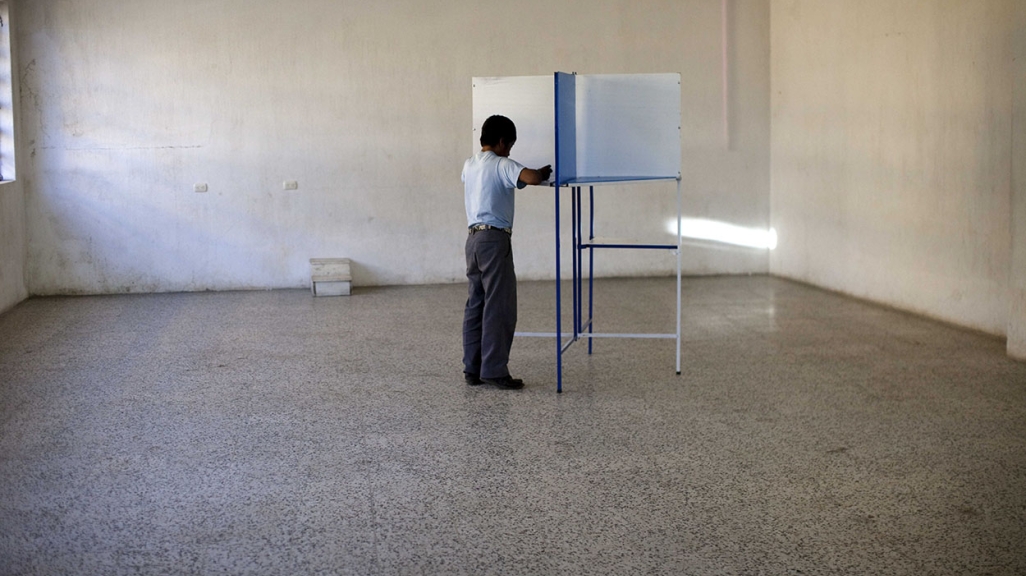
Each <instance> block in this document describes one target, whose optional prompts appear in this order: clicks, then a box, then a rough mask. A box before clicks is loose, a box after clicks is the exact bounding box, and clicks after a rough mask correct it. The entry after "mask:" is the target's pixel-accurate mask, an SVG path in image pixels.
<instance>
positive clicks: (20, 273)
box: [0, 3, 28, 312]
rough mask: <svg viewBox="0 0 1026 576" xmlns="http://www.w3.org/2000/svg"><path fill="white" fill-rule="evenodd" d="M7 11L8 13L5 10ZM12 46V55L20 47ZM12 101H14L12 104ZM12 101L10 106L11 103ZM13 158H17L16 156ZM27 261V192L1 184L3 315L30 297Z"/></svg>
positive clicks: (4, 141) (2, 143) (0, 122)
mask: <svg viewBox="0 0 1026 576" xmlns="http://www.w3.org/2000/svg"><path fill="white" fill-rule="evenodd" d="M5 4H8V5H6V6H5V5H3V4H0V16H3V17H4V19H5V20H6V21H5V23H4V24H5V26H4V28H3V29H2V30H0V34H5V33H6V31H7V30H10V28H8V27H7V26H9V25H10V23H11V19H10V18H9V15H10V13H11V12H13V13H14V14H15V15H17V11H16V10H14V9H13V6H11V5H9V4H10V3H5ZM5 8H6V9H5ZM14 44H15V43H14V42H12V43H11V48H12V51H16V49H17V47H16V46H15V45H14ZM12 68H13V70H12V72H13V74H12V76H13V77H12V78H11V85H10V86H7V85H3V86H2V87H0V91H3V93H0V101H2V102H4V103H5V105H4V108H5V110H2V111H0V114H3V115H4V116H3V117H2V118H0V130H2V132H3V134H2V135H0V154H3V162H2V163H3V165H4V171H3V172H4V177H5V178H10V177H11V173H12V170H11V169H10V163H9V160H10V159H11V158H12V154H11V152H12V151H14V150H12V149H11V148H12V145H13V142H12V139H11V138H10V136H11V133H12V132H14V133H15V134H17V132H19V130H13V131H12V130H11V126H10V121H11V117H10V116H9V115H8V112H9V111H10V110H11V109H12V108H14V107H15V106H16V105H17V87H18V74H17V67H16V66H12ZM4 84H6V83H4ZM9 99H10V100H9ZM8 101H10V104H7V102H8ZM13 156H15V157H16V156H17V154H14V155H13ZM25 257H26V233H25V192H24V188H23V186H22V183H21V181H20V180H15V181H13V182H12V181H7V182H4V183H2V184H0V312H3V311H5V310H7V309H8V308H10V307H12V306H14V305H15V304H17V303H18V302H21V301H22V300H24V299H25V298H26V297H28V288H27V286H26V283H25Z"/></svg>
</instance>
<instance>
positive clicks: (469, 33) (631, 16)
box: [20, 0, 769, 294]
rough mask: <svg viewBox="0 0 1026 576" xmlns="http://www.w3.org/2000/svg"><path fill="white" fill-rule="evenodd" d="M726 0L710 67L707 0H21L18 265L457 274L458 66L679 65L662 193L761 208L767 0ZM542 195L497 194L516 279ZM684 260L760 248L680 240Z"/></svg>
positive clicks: (713, 204)
mask: <svg viewBox="0 0 1026 576" xmlns="http://www.w3.org/2000/svg"><path fill="white" fill-rule="evenodd" d="M728 4H729V11H728V18H727V21H728V26H727V28H728V32H729V36H728V42H727V50H728V54H729V58H730V59H731V65H730V66H729V67H728V68H727V75H728V82H727V83H726V84H724V82H723V75H724V66H723V60H722V52H723V46H724V44H723V35H722V30H723V26H722V6H723V3H722V2H721V1H720V0H688V1H678V0H664V1H659V2H645V3H636V2H630V1H627V0H609V1H603V2H583V1H581V2H572V3H551V2H542V1H540V0H513V1H510V2H502V3H499V2H486V3H482V2H471V1H469V0H461V1H456V2H444V3H443V2H414V1H410V0H405V1H399V0H383V1H378V2H366V3H358V2H335V1H328V0H301V1H297V2H289V3H281V2H271V1H269V0H245V1H243V0H207V1H204V2H177V3H176V2H165V1H158V0H76V1H75V2H67V1H61V0H36V1H34V2H32V3H29V4H27V5H26V6H25V7H24V9H23V10H22V11H21V21H22V27H21V28H20V30H21V37H20V40H21V43H22V50H21V58H20V59H21V63H22V66H23V78H24V87H23V90H22V93H23V104H24V105H23V107H24V124H25V136H26V138H27V139H28V143H27V148H28V153H29V155H30V158H29V159H28V162H27V163H26V165H25V166H24V168H23V170H24V171H25V172H27V174H28V177H27V180H26V181H27V194H28V199H27V222H28V238H29V260H28V261H29V283H30V289H31V291H32V292H33V293H35V294H56V293H109V292H150V291H177V290H205V289H214V290H221V289H236V288H278V287H298V286H304V285H306V283H307V282H308V279H309V267H308V260H309V258H311V257H335V256H339V257H349V258H351V259H352V260H353V263H354V282H355V283H356V284H357V285H367V284H404V283H430V282H452V281H461V280H462V278H463V265H464V263H463V242H464V239H465V234H466V232H465V227H466V223H465V221H464V210H463V199H462V185H461V183H460V180H459V175H460V169H461V167H462V163H463V159H464V158H465V157H466V156H468V155H469V154H471V153H472V151H473V150H471V149H468V147H467V142H468V140H469V136H468V135H469V134H470V130H471V126H470V122H471V99H470V98H471V85H470V82H471V78H472V77H474V76H511V75H534V74H549V73H552V72H553V71H556V70H564V71H577V72H581V73H590V74H600V73H645V72H680V73H681V74H682V75H683V77H684V86H683V87H682V92H683V95H682V109H683V110H684V113H683V116H684V119H683V127H682V128H683V134H684V137H683V144H684V146H683V148H684V151H683V166H684V169H683V171H684V177H683V181H684V190H685V212H686V213H687V215H688V216H690V217H695V218H708V219H713V220H718V221H724V222H728V223H731V224H737V225H742V226H748V227H754V228H762V229H765V228H767V227H768V224H769V204H768V199H769V195H768V186H769V181H768V180H769V179H768V174H769V98H768V87H769V53H768V46H769V26H768V15H769V3H768V0H767V1H745V2H736V1H733V0H732V1H731V2H729V3H728ZM724 86H726V91H724ZM725 97H726V98H725ZM725 100H726V102H727V107H726V114H725V113H724V110H725V107H724V101H725ZM725 117H726V121H725V120H724V119H725ZM514 120H515V118H514ZM514 156H515V155H514ZM286 181H295V182H296V183H297V184H298V189H296V190H283V183H284V182H286ZM196 184H206V186H207V188H208V191H207V192H205V193H197V192H194V187H195V185H196ZM674 194H675V187H674V186H673V185H672V184H662V185H653V187H651V188H642V189H640V190H639V189H630V190H627V189H624V190H620V189H603V191H602V196H601V198H600V208H601V209H602V212H601V214H602V216H601V217H600V221H599V223H598V225H599V227H600V229H602V228H604V229H605V231H606V232H607V233H609V234H611V235H620V236H625V235H633V234H638V235H641V236H643V237H642V238H641V239H650V238H651V237H652V236H653V235H655V236H656V237H660V238H662V237H665V236H667V235H669V232H668V231H667V230H666V226H665V224H666V222H667V220H668V219H669V218H671V217H672V216H673V214H674V213H675V201H674ZM552 218H553V212H552V202H551V191H550V190H542V189H529V190H527V191H524V192H522V193H521V194H520V196H519V197H518V204H517V221H516V232H515V246H516V248H515V251H516V258H517V262H516V265H517V269H518V273H519V275H520V277H521V278H523V279H531V278H551V277H552V276H553V274H554V269H553V262H554V255H553V254H552V250H553V248H552V245H553V242H552V240H553V238H552V230H553V222H552ZM600 264H601V267H600V268H599V270H598V271H599V273H600V274H604V275H618V274H666V273H669V272H670V271H671V270H672V269H673V265H674V260H673V258H672V257H667V256H665V255H647V254H646V255H640V256H628V255H624V254H611V255H609V256H608V257H607V258H604V259H602V260H601V262H600ZM685 266H686V270H688V271H690V272H694V273H719V272H738V273H746V272H747V273H751V272H755V273H759V272H766V271H767V270H768V267H769V264H768V257H767V254H766V251H765V250H752V249H742V248H725V247H723V246H692V247H690V248H689V250H688V251H687V252H686V255H685Z"/></svg>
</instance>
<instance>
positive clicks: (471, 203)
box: [462, 150, 524, 228]
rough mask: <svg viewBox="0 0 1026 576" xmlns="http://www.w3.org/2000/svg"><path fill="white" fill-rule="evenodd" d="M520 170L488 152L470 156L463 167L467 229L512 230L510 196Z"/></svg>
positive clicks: (511, 200) (516, 163) (513, 163)
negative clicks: (491, 228) (478, 227)
mask: <svg viewBox="0 0 1026 576" xmlns="http://www.w3.org/2000/svg"><path fill="white" fill-rule="evenodd" d="M523 169H524V166H523V165H522V164H520V163H519V162H517V161H516V160H510V159H509V158H504V157H502V156H499V155H497V154H496V153H495V152H492V151H490V150H489V151H487V152H485V151H482V152H478V153H477V154H474V155H473V156H471V157H470V158H468V159H467V161H466V162H465V163H464V164H463V176H462V180H463V193H464V201H465V202H466V205H467V226H468V227H469V226H473V225H475V224H488V225H489V226H496V227H498V228H512V227H513V194H514V193H515V192H516V188H517V180H518V179H519V178H520V171H521V170H523Z"/></svg>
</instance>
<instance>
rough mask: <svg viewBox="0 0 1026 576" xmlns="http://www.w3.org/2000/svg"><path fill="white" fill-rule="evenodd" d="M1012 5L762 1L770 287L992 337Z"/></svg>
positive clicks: (1005, 186) (1005, 177) (1001, 297)
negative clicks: (766, 36)
mask: <svg viewBox="0 0 1026 576" xmlns="http://www.w3.org/2000/svg"><path fill="white" fill-rule="evenodd" d="M1021 25H1022V22H1021V21H1020V20H1019V19H1017V9H1016V2H1015V1H1014V0H980V1H973V2H957V1H956V2H939V1H938V2H921V1H914V0H900V1H894V0H869V1H865V2H821V1H819V0H774V2H773V4H772V23H771V28H772V32H771V37H772V40H771V51H772V62H773V65H772V71H771V77H772V92H771V109H772V136H771V141H772V144H771V163H772V169H771V185H770V187H771V214H772V225H773V226H774V227H775V229H776V230H777V233H778V235H779V247H778V249H777V250H776V251H774V252H773V253H772V255H771V257H770V269H771V272H772V273H774V274H779V275H782V276H786V277H790V278H796V279H799V280H802V281H806V282H810V283H813V284H817V285H820V286H825V287H828V288H831V289H834V290H839V291H841V292H845V293H848V294H851V295H854V296H858V297H863V298H868V299H871V300H876V301H879V302H883V303H886V304H889V305H893V306H896V307H899V308H903V309H907V310H911V311H915V312H919V313H923V314H926V315H929V316H933V317H937V318H941V319H944V320H948V321H951V322H955V323H958V324H961V325H964V326H969V327H973V328H977V329H980V330H984V331H987V332H990V333H993V334H1004V333H1005V331H1006V322H1007V315H1008V311H1009V299H1008V290H1009V268H1010V262H1011V253H1012V237H1011V226H1012V218H1011V216H1010V214H1011V213H1012V205H1011V204H1012V194H1011V174H1012V147H1011V146H1012V145H1011V143H1012V132H1011V130H1012V127H1011V126H1012V73H1011V68H1012V57H1011V46H1012V38H1013V35H1014V34H1021Z"/></svg>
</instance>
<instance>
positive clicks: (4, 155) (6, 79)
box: [0, 2, 15, 182]
mask: <svg viewBox="0 0 1026 576" xmlns="http://www.w3.org/2000/svg"><path fill="white" fill-rule="evenodd" d="M13 71H14V63H13V58H12V56H11V18H10V10H9V6H8V3H7V2H0V182H7V181H10V180H14V175H15V169H14V90H13V86H14V82H13V80H14V79H13V73H14V72H13Z"/></svg>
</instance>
